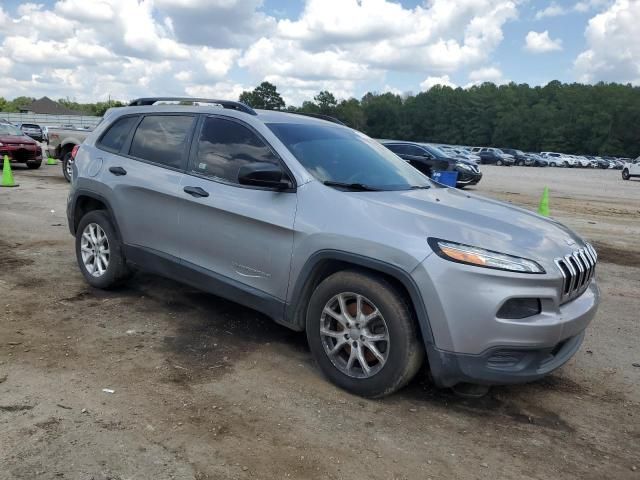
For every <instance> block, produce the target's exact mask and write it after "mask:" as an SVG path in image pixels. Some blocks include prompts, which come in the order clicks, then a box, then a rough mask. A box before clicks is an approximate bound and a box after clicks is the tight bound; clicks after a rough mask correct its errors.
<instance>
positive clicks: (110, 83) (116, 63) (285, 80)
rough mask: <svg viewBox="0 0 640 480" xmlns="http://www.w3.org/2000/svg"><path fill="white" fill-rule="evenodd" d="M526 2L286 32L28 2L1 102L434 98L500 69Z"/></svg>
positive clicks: (15, 30)
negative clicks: (267, 95) (261, 90)
mask: <svg viewBox="0 0 640 480" xmlns="http://www.w3.org/2000/svg"><path fill="white" fill-rule="evenodd" d="M0 1H1V0H0ZM523 1H524V0H426V1H424V2H421V3H420V4H419V5H418V6H415V7H405V6H403V5H402V4H401V3H400V2H399V1H397V0H305V3H304V7H303V9H302V11H301V12H300V14H299V15H297V16H296V17H292V18H286V17H284V14H282V13H281V14H280V15H279V16H278V17H279V20H278V19H276V18H275V13H273V14H268V13H266V12H265V11H264V8H265V6H264V4H263V3H264V2H263V0H58V1H56V2H54V3H52V4H51V3H49V4H46V3H45V2H41V0H35V3H32V2H23V3H19V4H18V5H17V6H16V8H13V7H12V8H11V9H7V7H6V6H5V7H4V9H3V8H2V7H0V59H1V60H0V73H2V76H0V92H2V94H3V95H5V96H10V97H13V96H16V95H20V94H28V95H30V96H40V95H43V94H47V95H49V96H52V97H53V98H59V97H63V96H69V97H72V98H76V99H78V100H81V101H95V100H98V99H103V98H106V96H107V95H108V94H109V93H110V94H111V96H112V98H121V99H123V100H126V99H129V98H132V97H135V96H142V95H153V94H167V95H184V94H185V93H186V94H191V93H193V94H195V92H199V93H198V94H200V95H204V94H207V95H214V94H215V95H216V96H219V95H221V94H225V95H232V96H237V95H236V94H239V92H240V91H242V90H243V89H249V88H252V86H255V85H256V84H258V83H260V82H261V81H262V80H271V81H273V82H274V83H276V85H277V86H278V88H279V91H281V92H282V93H283V95H284V97H285V99H286V101H287V102H292V103H300V102H301V101H302V100H306V99H310V98H311V97H312V96H313V95H315V94H317V92H318V91H319V90H322V89H328V90H330V91H332V92H333V93H334V94H335V95H336V97H338V98H347V97H350V96H353V95H357V96H359V95H360V94H362V93H364V91H366V90H370V89H371V90H375V89H376V86H381V85H383V84H384V83H385V81H386V78H387V77H386V74H387V72H389V71H394V72H395V71H399V72H409V73H410V74H414V75H418V74H419V75H420V78H424V79H425V80H424V81H423V82H422V84H421V87H422V88H427V87H428V86H429V84H430V83H432V82H436V81H439V83H442V84H447V83H446V82H449V83H451V84H452V82H451V80H450V78H451V76H452V75H453V74H454V73H456V72H459V71H460V70H474V69H478V68H479V67H480V66H482V65H487V64H491V63H492V58H491V57H492V53H493V52H494V51H495V49H496V48H497V47H498V45H499V44H500V43H501V42H502V40H503V28H504V25H505V24H506V23H507V22H509V21H511V20H513V19H515V18H517V14H518V6H519V4H520V3H521V2H523ZM591 1H596V0H591ZM34 25H36V27H35V28H34ZM426 72H429V76H427V75H426ZM7 74H8V75H7ZM425 77H427V78H425ZM239 79H241V81H239ZM416 83H417V82H416ZM452 85H453V84H452ZM386 87H389V89H393V86H389V85H387V86H385V88H386ZM416 88H417V86H416ZM207 92H209V93H207ZM231 98H233V97H231Z"/></svg>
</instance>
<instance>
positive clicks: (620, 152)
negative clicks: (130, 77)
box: [0, 81, 640, 158]
mask: <svg viewBox="0 0 640 480" xmlns="http://www.w3.org/2000/svg"><path fill="white" fill-rule="evenodd" d="M239 99H240V101H242V102H244V103H246V104H248V105H250V106H252V107H253V108H266V109H271V110H287V111H293V112H302V113H315V114H322V115H329V116H332V117H336V118H338V119H339V120H341V121H342V122H344V123H345V124H347V125H349V126H350V127H353V128H355V129H357V130H360V131H363V132H365V133H366V134H367V135H369V136H371V137H374V138H388V139H398V140H416V141H425V142H434V143H448V144H455V145H471V146H495V147H508V148H517V149H521V150H524V151H531V152H541V151H555V152H562V153H573V154H584V155H615V156H622V157H632V158H635V157H637V156H638V155H640V87H633V86H631V85H621V84H616V83H598V84H595V85H583V84H578V83H572V84H566V83H561V82H559V81H553V82H550V83H548V84H547V85H545V86H538V87H530V86H529V85H527V84H515V83H510V84H507V85H500V86H496V85H494V84H493V83H484V84H482V85H478V86H473V87H470V88H467V89H463V88H451V87H447V86H441V85H438V86H435V87H433V88H431V89H429V90H428V91H426V92H421V93H418V94H417V95H412V94H406V95H397V94H394V93H371V92H369V93H367V94H366V95H364V96H363V97H362V98H361V99H359V100H358V99H357V98H349V99H345V100H338V99H336V97H335V95H333V94H332V93H331V92H329V91H321V92H319V93H318V94H317V95H315V96H314V97H313V99H312V100H307V101H305V102H303V103H302V105H301V106H298V107H297V106H286V105H285V102H284V100H283V99H282V96H281V95H280V93H279V92H278V90H277V87H276V86H275V85H273V84H271V83H269V82H262V83H261V84H260V85H258V86H257V87H256V88H255V89H253V90H251V91H245V92H242V94H241V95H240V98H239ZM33 100H34V99H33V98H30V97H18V98H15V99H13V100H6V99H4V98H2V97H0V111H4V112H18V111H20V108H21V107H23V106H26V105H29V104H30V103H31V102H33ZM58 102H59V103H61V104H62V105H65V106H66V107H68V108H71V109H73V110H76V111H79V112H82V113H84V114H87V115H98V116H101V115H103V114H104V112H105V111H106V110H107V109H108V108H109V107H115V106H123V105H125V104H126V103H123V102H119V101H111V102H98V103H84V104H83V103H77V102H74V101H72V100H70V99H68V98H67V99H59V100H58Z"/></svg>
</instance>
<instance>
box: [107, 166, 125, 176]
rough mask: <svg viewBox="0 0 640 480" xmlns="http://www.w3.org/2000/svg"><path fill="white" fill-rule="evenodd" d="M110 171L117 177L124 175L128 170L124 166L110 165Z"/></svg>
mask: <svg viewBox="0 0 640 480" xmlns="http://www.w3.org/2000/svg"><path fill="white" fill-rule="evenodd" d="M109 171H110V172H111V173H113V174H114V175H116V176H117V177H121V176H122V175H126V174H127V171H126V170H125V169H124V168H122V167H109Z"/></svg>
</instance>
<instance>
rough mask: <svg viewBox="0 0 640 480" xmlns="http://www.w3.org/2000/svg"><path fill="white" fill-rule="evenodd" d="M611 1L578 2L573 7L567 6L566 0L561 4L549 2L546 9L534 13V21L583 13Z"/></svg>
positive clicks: (591, 0) (586, 0)
mask: <svg viewBox="0 0 640 480" xmlns="http://www.w3.org/2000/svg"><path fill="white" fill-rule="evenodd" d="M612 1H613V0H580V1H578V2H576V3H574V4H573V5H569V2H568V1H567V0H563V2H562V4H559V3H556V2H551V3H550V4H549V5H548V6H547V7H546V8H543V9H542V10H538V11H537V12H536V16H535V18H536V20H541V19H543V18H546V17H559V16H561V15H567V14H569V13H572V12H579V13H585V12H589V11H591V10H594V9H597V8H602V7H604V6H606V5H609V4H610V3H611V2H612Z"/></svg>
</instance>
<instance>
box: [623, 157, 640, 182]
mask: <svg viewBox="0 0 640 480" xmlns="http://www.w3.org/2000/svg"><path fill="white" fill-rule="evenodd" d="M632 177H640V157H638V158H636V159H635V160H632V161H630V162H627V163H625V164H624V167H623V168H622V178H623V179H624V180H629V179H630V178H632Z"/></svg>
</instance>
